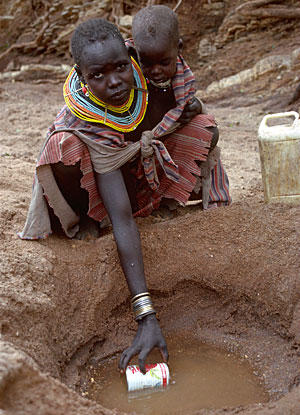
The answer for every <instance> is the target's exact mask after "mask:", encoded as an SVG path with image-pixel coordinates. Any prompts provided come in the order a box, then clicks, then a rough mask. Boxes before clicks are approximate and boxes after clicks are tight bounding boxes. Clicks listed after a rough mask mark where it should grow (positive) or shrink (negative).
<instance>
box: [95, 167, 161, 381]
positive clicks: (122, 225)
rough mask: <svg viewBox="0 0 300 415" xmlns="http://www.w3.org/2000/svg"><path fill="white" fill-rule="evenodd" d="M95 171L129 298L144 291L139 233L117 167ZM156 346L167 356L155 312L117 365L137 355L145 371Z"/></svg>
mask: <svg viewBox="0 0 300 415" xmlns="http://www.w3.org/2000/svg"><path fill="white" fill-rule="evenodd" d="M95 174H96V181H97V187H98V190H99V193H100V196H101V199H102V201H103V203H104V206H105V208H106V210H107V213H108V215H109V217H110V220H111V223H112V226H113V233H114V238H115V241H116V244H117V248H118V254H119V258H120V262H121V266H122V269H123V272H124V275H125V278H126V281H127V284H128V288H129V290H130V293H131V295H132V297H134V296H135V295H136V294H139V293H142V292H146V291H148V290H147V285H146V280H145V275H144V264H143V256H142V249H141V243H140V235H139V231H138V228H137V226H136V223H135V220H134V218H133V216H132V211H131V204H130V200H129V197H128V193H127V190H126V187H125V183H124V180H123V176H122V173H121V170H116V171H113V172H111V173H106V174H98V173H95ZM156 347H157V348H159V349H160V351H161V354H162V357H163V360H164V361H167V359H168V351H167V346H166V342H165V339H164V337H163V335H162V332H161V329H160V327H159V325H158V322H157V319H156V316H155V314H150V315H148V316H146V317H144V318H143V319H142V320H140V321H139V322H138V331H137V334H136V336H135V339H134V341H133V343H132V345H131V346H130V347H129V348H128V349H126V350H125V351H124V352H123V354H122V356H121V359H120V363H119V368H120V369H121V370H122V371H123V370H125V369H126V366H127V365H128V363H129V361H130V359H131V358H132V357H133V356H135V355H137V354H138V355H139V365H140V368H141V371H142V372H143V373H145V360H146V357H147V355H148V354H149V352H150V351H151V350H152V349H154V348H156Z"/></svg>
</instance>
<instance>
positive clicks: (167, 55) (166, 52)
mask: <svg viewBox="0 0 300 415" xmlns="http://www.w3.org/2000/svg"><path fill="white" fill-rule="evenodd" d="M137 54H138V59H139V64H140V66H141V69H142V71H143V74H144V75H145V77H146V78H148V79H151V80H152V81H154V82H156V83H158V84H159V83H160V82H165V81H167V80H168V79H170V78H172V77H173V76H174V75H175V73H176V61H177V56H178V45H177V46H175V45H174V42H173V45H172V42H170V40H169V39H168V38H166V37H161V38H160V39H156V40H155V41H151V42H149V41H147V40H145V41H143V40H139V42H138V47H137Z"/></svg>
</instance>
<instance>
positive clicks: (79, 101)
mask: <svg viewBox="0 0 300 415" xmlns="http://www.w3.org/2000/svg"><path fill="white" fill-rule="evenodd" d="M131 63H132V68H133V76H134V85H133V88H132V90H131V91H130V95H129V98H128V100H127V101H126V102H125V103H124V104H123V105H119V106H113V105H109V104H106V103H105V102H103V101H101V100H100V99H98V98H97V97H96V96H95V95H93V93H92V92H91V91H89V95H88V96H87V95H85V94H84V92H83V91H82V88H83V86H84V85H83V84H82V83H81V82H80V80H79V77H78V74H77V72H76V70H75V68H74V67H73V68H72V69H71V71H70V73H69V75H68V77H67V79H66V82H65V84H64V87H63V92H64V99H65V102H66V105H67V106H68V108H69V109H70V111H71V112H72V113H73V114H74V115H75V116H76V117H78V118H80V119H81V120H84V121H89V122H96V123H101V124H105V125H107V126H109V127H111V128H113V129H114V130H117V131H121V132H130V131H133V130H135V129H136V127H137V126H138V125H139V124H140V122H141V121H142V120H143V118H144V116H145V113H146V109H147V104H148V90H147V83H146V80H145V78H144V75H143V73H142V71H141V69H140V67H139V66H138V64H137V63H136V61H135V60H134V59H133V58H131Z"/></svg>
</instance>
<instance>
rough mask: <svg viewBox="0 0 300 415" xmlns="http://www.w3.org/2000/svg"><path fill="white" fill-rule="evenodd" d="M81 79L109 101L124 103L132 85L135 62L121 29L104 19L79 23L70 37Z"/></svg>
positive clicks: (95, 93)
mask: <svg viewBox="0 0 300 415" xmlns="http://www.w3.org/2000/svg"><path fill="white" fill-rule="evenodd" d="M71 52H72V56H73V58H74V61H75V64H76V70H77V73H78V75H79V78H80V80H81V81H82V82H83V83H84V84H87V86H88V87H89V89H90V90H91V91H92V93H93V94H94V95H95V96H96V97H97V98H99V99H101V100H102V101H104V102H106V103H108V104H110V105H114V106H117V105H121V104H123V103H124V102H125V101H126V100H127V99H128V97H129V94H130V91H131V89H132V86H133V71H132V64H131V60H130V58H129V55H128V52H127V49H126V47H125V44H124V39H123V38H122V35H121V33H120V32H119V30H118V29H117V28H116V27H115V26H114V25H113V24H112V23H110V22H108V21H107V20H105V19H101V18H97V19H90V20H87V21H86V22H84V23H82V24H80V25H79V26H78V27H77V28H76V29H75V31H74V33H73V36H72V38H71Z"/></svg>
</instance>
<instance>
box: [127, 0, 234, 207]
mask: <svg viewBox="0 0 300 415" xmlns="http://www.w3.org/2000/svg"><path fill="white" fill-rule="evenodd" d="M132 35H133V39H132V41H131V40H130V39H129V40H127V42H126V43H127V46H128V48H129V51H130V53H131V54H132V55H133V56H135V57H136V58H137V59H138V62H139V65H140V67H141V68H142V71H143V74H144V75H145V76H146V78H147V82H148V88H149V106H151V107H154V108H156V109H158V108H159V110H160V109H161V107H163V106H164V110H165V112H167V110H168V109H170V107H172V106H173V107H175V108H174V110H173V111H172V116H171V114H169V115H170V116H169V119H168V121H169V124H171V123H172V122H174V121H175V120H176V117H177V118H178V114H179V115H180V116H179V118H178V119H177V121H179V122H181V123H183V124H188V122H189V121H191V119H192V117H193V116H194V115H195V114H197V113H198V114H199V113H202V114H204V113H206V111H205V109H204V107H203V103H202V102H199V101H198V100H197V99H196V98H195V97H194V92H195V90H194V77H193V74H192V72H191V70H190V68H189V67H188V65H187V64H186V63H185V61H184V60H183V58H182V56H181V55H180V50H181V48H182V46H183V44H182V40H181V39H180V36H179V28H178V19H177V16H176V14H175V13H174V12H173V11H172V10H171V9H170V8H169V7H167V6H163V5H153V6H148V7H145V8H143V9H141V10H140V11H139V12H138V13H137V14H136V15H135V17H134V19H133V25H132ZM181 73H182V74H183V75H182V76H181ZM180 76H181V77H182V78H183V83H184V85H183V87H181V89H182V93H180V91H179V89H180V86H181V85H180ZM183 90H184V92H183ZM186 90H188V94H189V100H188V102H187V104H186V106H185V108H184V111H183V113H181V111H182V100H183V94H185V93H186ZM174 94H175V97H174ZM171 102H172V104H171V105H170V103H171ZM176 110H177V113H176ZM158 118H159V116H158ZM207 120H210V121H211V122H212V123H213V124H211V125H213V126H215V123H214V120H213V118H212V117H211V116H205V115H201V116H199V117H196V118H194V119H193V121H192V124H191V130H192V129H194V130H196V129H197V128H198V135H199V136H200V137H201V135H202V134H203V127H206V129H208V130H209V129H211V130H212V131H213V132H214V134H213V136H212V143H211V146H210V151H211V150H213V149H214V147H215V146H216V144H217V140H218V134H217V131H216V127H212V126H211V127H210V126H209V125H208V124H205V123H207ZM197 123H198V127H197V125H196V124H197ZM186 133H187V134H189V133H188V132H186ZM208 159H209V160H207V161H206V162H202V163H199V165H200V166H201V167H202V177H201V179H202V188H203V189H202V199H203V208H204V209H206V208H208V207H211V206H215V205H216V204H217V205H218V206H220V205H228V204H230V202H231V197H230V194H229V183H228V178H227V175H226V172H225V170H224V168H223V166H222V163H221V161H220V160H219V149H215V150H214V151H212V152H211V154H210V156H209V157H208ZM173 160H174V158H173ZM210 165H212V167H211V168H209V169H208V167H209V166H210ZM205 171H206V174H205V173H204V172H205ZM203 173H204V175H203ZM210 173H211V177H210ZM196 175H197V173H196ZM197 177H198V179H197V181H198V183H197V186H196V188H195V189H194V191H195V190H199V187H200V186H201V184H200V183H199V181H200V180H199V179H200V177H199V176H197ZM208 179H209V180H208ZM205 190H206V191H205Z"/></svg>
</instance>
